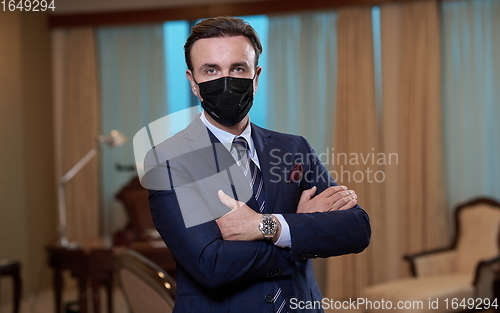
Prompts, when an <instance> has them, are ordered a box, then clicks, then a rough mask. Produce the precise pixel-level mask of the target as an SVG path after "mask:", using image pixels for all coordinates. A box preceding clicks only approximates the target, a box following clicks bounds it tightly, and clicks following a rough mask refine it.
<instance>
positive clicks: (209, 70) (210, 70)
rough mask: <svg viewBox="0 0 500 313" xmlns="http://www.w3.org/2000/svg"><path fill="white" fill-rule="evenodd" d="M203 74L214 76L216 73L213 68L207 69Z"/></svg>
mask: <svg viewBox="0 0 500 313" xmlns="http://www.w3.org/2000/svg"><path fill="white" fill-rule="evenodd" d="M205 73H207V74H215V73H216V71H215V69H213V68H209V69H208V70H206V72H205Z"/></svg>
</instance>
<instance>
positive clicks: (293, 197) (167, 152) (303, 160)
mask: <svg viewBox="0 0 500 313" xmlns="http://www.w3.org/2000/svg"><path fill="white" fill-rule="evenodd" d="M214 138H215V137H214V136H213V135H211V133H210V132H209V131H208V129H207V128H206V127H205V125H203V123H202V122H201V120H200V119H199V118H195V119H194V121H193V122H192V123H191V124H190V125H189V126H188V127H187V128H186V129H184V130H182V131H181V132H179V133H177V134H176V135H175V136H173V137H172V138H170V139H168V140H166V141H165V142H163V143H162V144H159V145H157V146H156V147H155V148H154V149H152V151H151V153H150V154H148V156H147V157H146V161H145V169H146V172H147V174H146V176H145V177H144V178H143V180H142V182H143V186H145V187H147V188H148V189H149V190H150V197H149V201H150V207H151V213H152V216H153V221H154V224H155V226H156V228H157V229H158V231H159V233H160V235H161V236H162V238H163V240H164V241H165V243H166V244H167V246H168V247H169V249H170V250H171V252H172V254H173V256H174V258H175V260H176V261H177V272H176V274H177V276H176V279H177V284H178V285H177V297H176V301H175V308H174V312H186V313H196V312H204V313H208V312H214V313H222V312H252V313H255V312H259V313H260V312H275V311H274V310H275V308H274V306H273V304H272V303H268V302H269V301H266V299H269V296H268V295H273V292H274V291H275V290H276V285H275V284H279V286H280V287H281V288H282V289H283V294H284V295H285V297H286V298H288V299H289V300H290V299H291V298H296V300H295V303H297V302H298V301H320V300H321V298H322V296H321V293H320V290H319V288H318V285H317V283H316V279H315V277H314V273H313V269H312V264H311V260H310V259H311V258H316V257H321V258H326V257H331V256H337V255H343V254H349V253H359V252H361V251H363V250H364V249H365V248H366V247H367V246H368V244H369V240H370V234H371V230H370V224H369V219H368V216H367V214H366V213H365V211H364V210H363V209H361V208H360V207H359V206H355V207H354V208H352V209H348V210H343V211H333V212H325V213H310V214H297V213H295V212H296V209H297V204H298V202H299V198H300V195H301V193H302V191H303V190H306V189H309V188H311V187H312V186H317V187H318V190H317V193H318V194H319V193H320V192H322V191H323V190H325V189H326V188H328V187H329V186H332V185H336V183H335V182H334V181H333V179H332V178H331V176H330V175H329V173H328V172H327V170H326V169H325V167H324V166H323V165H322V164H321V162H320V161H319V160H318V158H317V156H316V155H315V153H314V151H313V149H312V148H311V147H310V145H309V144H308V143H307V141H306V140H305V139H304V138H302V137H300V136H294V135H287V134H282V133H278V132H273V131H269V130H266V129H263V128H260V127H258V126H256V125H253V124H252V138H253V140H254V143H255V147H256V150H257V154H258V157H259V162H260V167H261V171H262V175H263V179H264V188H265V199H266V205H265V209H264V213H279V214H282V215H283V217H284V218H285V219H286V221H287V222H288V224H289V226H290V234H291V242H292V247H291V249H284V248H280V247H277V246H275V245H274V244H273V243H272V242H270V241H266V240H261V241H227V240H223V239H222V236H221V233H220V231H219V228H218V226H217V224H216V222H215V221H214V219H215V218H217V217H220V216H221V215H223V214H225V213H226V212H228V211H229V209H227V208H226V207H225V206H224V205H222V204H221V203H220V201H219V200H218V197H217V191H218V190H219V189H222V190H224V191H225V192H226V194H228V195H233V193H232V191H234V189H231V183H234V181H235V180H237V178H235V177H231V175H230V174H228V171H229V170H228V169H227V167H229V165H230V163H231V162H233V163H234V160H233V159H232V157H231V155H230V154H229V152H228V151H227V150H226V149H225V148H224V147H222V146H220V144H219V145H218V146H217V145H216V143H217V142H216V141H217V140H216V139H214ZM294 164H300V166H301V167H302V173H303V175H295V176H293V178H294V179H290V172H291V170H292V168H293V167H294ZM233 176H234V174H233ZM238 193H239V191H238ZM242 194H243V193H242ZM233 196H234V195H233ZM247 204H248V205H249V206H250V207H252V208H255V203H254V202H252V200H249V201H248V202H247ZM266 296H268V297H267V298H266ZM289 303H290V301H289ZM288 311H289V312H291V311H299V310H290V308H288ZM317 311H318V312H322V310H317ZM284 312H286V311H284ZM307 312H311V311H310V310H308V311H307Z"/></svg>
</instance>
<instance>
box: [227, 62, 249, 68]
mask: <svg viewBox="0 0 500 313" xmlns="http://www.w3.org/2000/svg"><path fill="white" fill-rule="evenodd" d="M236 66H243V67H248V63H247V62H236V63H233V64H231V67H236Z"/></svg>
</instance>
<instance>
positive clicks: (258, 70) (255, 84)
mask: <svg viewBox="0 0 500 313" xmlns="http://www.w3.org/2000/svg"><path fill="white" fill-rule="evenodd" d="M261 72H262V67H260V66H257V67H256V68H255V77H254V79H253V93H256V92H257V89H258V87H259V76H260V73H261Z"/></svg>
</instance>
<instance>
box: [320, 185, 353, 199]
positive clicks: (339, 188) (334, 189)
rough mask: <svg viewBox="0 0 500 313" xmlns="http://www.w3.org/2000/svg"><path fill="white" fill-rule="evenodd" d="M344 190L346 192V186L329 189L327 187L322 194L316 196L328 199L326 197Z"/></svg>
mask: <svg viewBox="0 0 500 313" xmlns="http://www.w3.org/2000/svg"><path fill="white" fill-rule="evenodd" d="M344 190H347V187H346V186H331V187H328V188H326V189H325V190H323V192H322V193H320V194H319V195H318V196H322V197H326V198H328V197H331V196H333V195H335V194H336V193H337V192H339V191H344Z"/></svg>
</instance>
